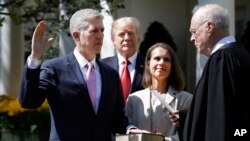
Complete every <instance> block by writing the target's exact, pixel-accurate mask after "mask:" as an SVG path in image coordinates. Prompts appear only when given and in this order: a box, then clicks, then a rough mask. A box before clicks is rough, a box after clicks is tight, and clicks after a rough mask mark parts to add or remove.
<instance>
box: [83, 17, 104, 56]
mask: <svg viewBox="0 0 250 141" xmlns="http://www.w3.org/2000/svg"><path fill="white" fill-rule="evenodd" d="M103 31H104V27H103V23H102V20H101V19H91V20H89V21H88V25H87V27H86V28H85V29H83V30H81V31H80V32H79V34H80V36H79V39H80V40H79V48H80V50H81V52H82V51H83V52H84V53H85V54H90V55H96V54H98V53H99V52H100V51H101V47H102V43H103Z"/></svg>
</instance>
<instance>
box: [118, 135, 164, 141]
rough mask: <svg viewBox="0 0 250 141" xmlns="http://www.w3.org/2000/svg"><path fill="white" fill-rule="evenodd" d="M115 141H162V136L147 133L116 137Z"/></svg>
mask: <svg viewBox="0 0 250 141" xmlns="http://www.w3.org/2000/svg"><path fill="white" fill-rule="evenodd" d="M116 141H164V136H163V135H158V134H148V133H142V134H128V135H116Z"/></svg>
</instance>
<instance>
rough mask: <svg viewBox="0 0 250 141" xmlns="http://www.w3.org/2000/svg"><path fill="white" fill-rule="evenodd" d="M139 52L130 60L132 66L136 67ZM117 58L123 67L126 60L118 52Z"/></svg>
mask: <svg viewBox="0 0 250 141" xmlns="http://www.w3.org/2000/svg"><path fill="white" fill-rule="evenodd" d="M137 54H138V53H137V52H136V53H135V54H134V55H133V56H131V57H130V58H128V60H129V62H130V64H132V65H134V64H135V63H136V57H137ZM117 57H118V63H119V65H121V64H122V63H123V61H125V58H124V57H123V56H122V55H121V54H120V53H119V52H118V53H117Z"/></svg>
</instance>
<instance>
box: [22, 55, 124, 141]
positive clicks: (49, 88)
mask: <svg viewBox="0 0 250 141" xmlns="http://www.w3.org/2000/svg"><path fill="white" fill-rule="evenodd" d="M97 64H98V66H99V68H100V73H101V82H102V87H101V98H100V103H99V108H98V112H97V114H95V112H94V109H93V108H92V104H91V100H90V97H89V94H88V90H87V85H86V82H85V80H84V78H83V76H82V73H81V70H80V67H79V64H78V62H77V60H76V58H75V56H74V55H73V53H71V54H69V55H68V56H66V57H62V58H57V59H52V60H49V61H45V62H44V63H43V64H42V65H41V67H39V68H38V69H29V68H28V67H27V64H26V65H25V67H24V70H23V75H22V79H21V83H20V91H19V102H20V104H21V106H22V107H24V108H37V107H39V106H40V105H41V104H42V103H43V102H44V101H45V99H46V98H47V100H48V103H49V106H50V114H51V131H50V140H53V141H54V140H56V141H100V140H102V141H111V133H125V132H126V127H127V125H128V121H127V118H126V117H125V116H124V104H123V98H122V96H121V94H120V93H121V90H120V86H119V75H118V73H117V72H116V71H115V70H113V69H112V68H110V67H109V66H107V65H105V64H102V63H100V62H99V61H98V60H97Z"/></svg>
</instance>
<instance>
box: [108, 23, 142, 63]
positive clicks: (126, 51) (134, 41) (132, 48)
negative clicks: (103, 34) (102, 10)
mask: <svg viewBox="0 0 250 141" xmlns="http://www.w3.org/2000/svg"><path fill="white" fill-rule="evenodd" d="M138 34H139V33H138V29H137V27H136V26H135V25H133V24H131V23H129V24H128V23H123V24H120V25H117V27H116V29H115V30H114V34H113V36H112V41H113V44H114V45H115V47H116V48H117V50H118V52H119V53H120V54H121V55H122V56H123V57H124V58H129V57H131V56H132V55H134V54H135V52H136V51H137V49H138V44H139V41H140V39H139V38H140V37H139V35H138Z"/></svg>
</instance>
